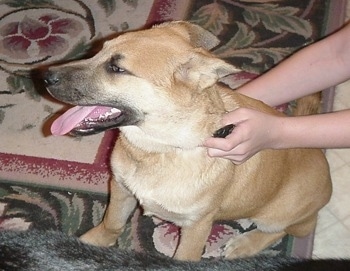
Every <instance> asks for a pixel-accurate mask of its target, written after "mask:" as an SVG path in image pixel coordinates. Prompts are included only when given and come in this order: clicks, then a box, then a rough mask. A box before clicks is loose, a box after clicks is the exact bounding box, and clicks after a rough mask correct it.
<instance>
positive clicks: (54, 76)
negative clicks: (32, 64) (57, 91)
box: [44, 71, 60, 86]
mask: <svg viewBox="0 0 350 271" xmlns="http://www.w3.org/2000/svg"><path fill="white" fill-rule="evenodd" d="M44 82H45V83H46V85H48V86H53V85H57V84H58V83H59V82H60V79H59V76H58V73H57V72H53V71H46V72H45V73H44Z"/></svg>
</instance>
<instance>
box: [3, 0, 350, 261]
mask: <svg viewBox="0 0 350 271" xmlns="http://www.w3.org/2000/svg"><path fill="white" fill-rule="evenodd" d="M344 10H345V1H341V0H339V1H331V0H305V1H293V0H284V1H279V0H255V1H254V0H216V1H215V0H201V1H200V0H197V1H196V0H189V1H176V0H106V1H104V0H93V1H90V0H89V1H88V0H3V1H1V2H0V229H22V230H26V229H30V228H35V229H44V230H46V229H54V230H59V231H64V232H67V233H69V234H74V235H80V234H81V233H83V232H85V231H86V230H87V229H90V228H91V227H93V225H96V224H97V223H99V221H100V220H101V218H102V216H103V212H104V210H105V207H106V202H107V197H108V195H107V193H108V180H109V177H110V173H109V167H108V157H109V153H110V150H111V148H112V147H113V144H114V142H115V140H116V138H117V135H118V131H109V132H106V133H104V134H100V135H95V136H91V137H83V138H72V137H53V136H51V135H50V132H49V127H50V124H51V123H52V121H53V119H55V118H56V117H57V115H58V114H60V113H62V112H63V111H64V110H66V109H67V106H66V105H63V104H60V103H58V102H57V101H54V100H53V99H51V98H50V97H49V96H48V95H47V94H46V92H45V90H44V89H43V87H42V83H41V81H40V78H39V77H38V72H37V70H38V69H40V68H41V67H44V66H47V65H50V64H52V63H57V62H65V61H69V60H73V59H79V58H83V57H88V56H90V55H92V54H93V53H94V52H95V51H96V48H97V47H98V46H97V45H98V44H100V41H101V40H103V39H104V38H106V37H108V36H110V35H115V34H116V33H119V32H123V31H128V30H133V29H139V28H144V27H148V26H150V25H152V24H154V23H159V22H163V21H168V20H189V21H192V22H194V23H197V24H199V25H201V26H203V27H204V28H206V29H208V30H210V31H211V32H213V33H214V34H215V35H217V36H218V37H219V38H220V40H221V41H222V42H221V45H220V46H219V47H217V48H216V49H215V50H214V53H215V54H217V55H218V56H219V57H222V58H224V59H225V60H227V61H228V62H231V63H233V64H235V65H237V66H239V67H241V68H242V69H243V70H244V71H245V72H243V73H242V74H239V75H238V76H235V77H231V78H229V79H228V80H226V81H225V82H226V83H227V84H229V85H230V86H231V87H232V88H234V87H236V86H237V85H239V84H242V83H244V82H246V81H247V80H250V79H252V78H254V77H256V76H257V75H259V74H261V73H262V72H264V71H266V70H268V69H269V68H271V67H272V66H274V65H275V64H277V63H278V62H279V61H281V60H282V59H284V58H286V57H287V56H289V55H290V54H291V53H293V52H294V51H296V50H297V49H299V48H300V47H302V46H305V45H307V44H309V43H312V42H314V41H316V40H318V39H320V38H322V37H323V36H325V35H327V34H328V33H330V32H331V31H333V30H334V29H336V28H337V27H339V26H340V25H341V24H342V20H343V12H344ZM324 102H325V103H327V102H328V101H324ZM290 106H292V104H289V105H287V106H285V107H283V109H284V110H285V111H286V112H288V109H289V107H290ZM140 212H141V210H139V209H138V210H137V212H136V213H135V214H134V215H133V216H132V217H131V218H130V221H129V223H128V226H127V227H126V230H125V232H124V234H123V235H122V236H121V237H120V240H119V246H120V247H122V248H124V249H136V250H139V251H144V250H147V251H157V252H160V253H163V254H166V255H169V256H171V255H172V254H173V252H174V250H175V247H176V245H177V242H178V238H179V229H178V228H177V227H176V226H174V225H172V224H170V223H167V222H165V221H160V220H157V219H154V218H149V217H143V216H141V215H140ZM252 228H254V225H252V224H251V223H250V222H248V221H221V222H218V223H216V224H215V225H214V226H213V230H212V232H211V235H210V236H209V238H208V242H207V246H206V250H205V254H204V257H212V256H214V257H217V256H220V253H221V247H222V245H223V244H224V243H225V242H226V241H227V239H228V238H230V237H232V236H234V235H238V234H242V233H243V232H245V231H249V230H251V229H252ZM311 249H312V236H309V237H307V238H304V239H295V238H292V237H289V236H288V237H285V238H284V239H283V240H281V241H279V242H278V243H276V244H275V245H274V246H272V247H271V248H269V249H267V250H266V251H265V252H264V253H267V254H273V255H276V254H284V255H296V256H301V257H308V256H309V255H310V252H311Z"/></svg>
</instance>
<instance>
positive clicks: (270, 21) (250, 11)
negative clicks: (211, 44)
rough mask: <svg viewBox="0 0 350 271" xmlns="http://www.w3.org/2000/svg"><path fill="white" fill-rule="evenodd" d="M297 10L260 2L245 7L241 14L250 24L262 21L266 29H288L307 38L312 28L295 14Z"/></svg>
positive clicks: (274, 30)
mask: <svg viewBox="0 0 350 271" xmlns="http://www.w3.org/2000/svg"><path fill="white" fill-rule="evenodd" d="M299 11H300V10H299V9H297V8H294V7H285V6H284V7H279V6H278V5H277V4H262V5H256V6H254V7H251V8H249V7H247V8H246V9H244V11H243V16H244V19H245V21H246V22H247V23H248V24H249V25H251V26H256V25H257V24H258V23H262V24H263V25H264V26H265V28H266V29H268V30H270V31H273V32H276V33H281V32H282V31H288V32H292V33H297V34H299V35H303V36H304V37H305V38H308V37H310V36H311V34H312V28H311V25H310V23H309V22H308V21H306V20H304V19H302V18H299V17H298V16H296V14H297V13H298V12H299Z"/></svg>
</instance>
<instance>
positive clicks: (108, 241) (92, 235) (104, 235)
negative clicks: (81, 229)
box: [79, 226, 119, 247]
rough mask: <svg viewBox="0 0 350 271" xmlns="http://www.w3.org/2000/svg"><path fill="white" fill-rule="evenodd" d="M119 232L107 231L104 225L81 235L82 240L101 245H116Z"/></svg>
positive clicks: (86, 242)
mask: <svg viewBox="0 0 350 271" xmlns="http://www.w3.org/2000/svg"><path fill="white" fill-rule="evenodd" d="M118 236H119V233H112V232H108V231H105V230H104V229H103V228H102V227H100V226H97V227H95V228H92V229H91V230H89V231H88V232H86V233H84V234H83V235H82V236H80V237H79V239H80V241H82V242H83V243H85V244H90V245H94V246H99V247H110V246H114V245H115V244H116V242H117V238H118Z"/></svg>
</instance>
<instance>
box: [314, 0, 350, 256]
mask: <svg viewBox="0 0 350 271" xmlns="http://www.w3.org/2000/svg"><path fill="white" fill-rule="evenodd" d="M346 17H347V18H346V20H349V19H350V0H348V5H347V10H346ZM342 109H350V80H349V81H347V82H345V83H343V84H341V85H339V86H338V87H337V89H336V94H335V98H334V107H333V110H334V111H337V110H342ZM349 121H350V120H349ZM326 155H327V159H328V162H329V166H330V170H331V175H332V180H333V195H332V198H331V200H330V202H329V203H328V205H327V206H326V207H325V208H324V209H323V210H321V212H320V214H319V220H318V225H317V227H316V236H315V241H314V250H313V257H314V258H330V257H333V258H334V257H336V258H345V257H346V258H350V149H333V150H327V153H326Z"/></svg>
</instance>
